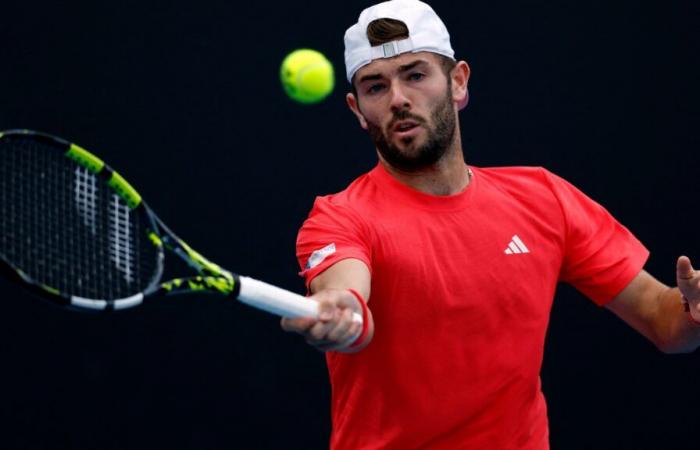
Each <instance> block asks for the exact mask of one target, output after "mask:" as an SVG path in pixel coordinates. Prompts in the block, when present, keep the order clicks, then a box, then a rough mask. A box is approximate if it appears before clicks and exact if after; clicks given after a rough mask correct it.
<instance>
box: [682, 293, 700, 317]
mask: <svg viewBox="0 0 700 450" xmlns="http://www.w3.org/2000/svg"><path fill="white" fill-rule="evenodd" d="M681 303H682V304H683V309H684V310H685V313H686V316H687V317H688V320H689V321H690V322H692V323H693V324H694V325H700V320H698V319H696V318H695V317H693V312H692V311H691V310H690V302H689V301H688V299H687V298H685V295H682V294H681Z"/></svg>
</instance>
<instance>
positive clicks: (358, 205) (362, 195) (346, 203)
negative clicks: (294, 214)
mask: <svg viewBox="0 0 700 450" xmlns="http://www.w3.org/2000/svg"><path fill="white" fill-rule="evenodd" d="M375 192H376V188H375V186H374V184H373V183H372V182H371V180H370V176H369V173H365V174H363V175H360V176H359V177H357V178H356V179H355V180H353V181H352V182H351V183H350V184H349V185H348V186H347V187H346V188H345V189H343V190H342V191H339V192H336V193H333V194H327V195H320V196H318V197H316V199H315V200H314V204H313V208H312V211H311V214H314V213H315V212H319V211H324V212H330V211H333V210H345V211H350V212H355V213H362V211H363V210H364V209H365V208H366V207H367V205H371V204H372V198H373V196H374V194H375Z"/></svg>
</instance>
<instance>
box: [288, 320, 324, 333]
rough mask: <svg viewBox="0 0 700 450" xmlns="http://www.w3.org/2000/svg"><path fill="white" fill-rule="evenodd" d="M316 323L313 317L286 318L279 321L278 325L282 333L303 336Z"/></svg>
mask: <svg viewBox="0 0 700 450" xmlns="http://www.w3.org/2000/svg"><path fill="white" fill-rule="evenodd" d="M315 323H316V319H314V318H313V317H299V318H296V319H290V318H288V317H283V318H282V320H281V321H280V325H281V326H282V329H283V330H284V331H289V332H292V333H299V334H303V333H306V332H307V331H308V330H309V328H311V327H312V326H313V324H315Z"/></svg>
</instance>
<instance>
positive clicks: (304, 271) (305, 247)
mask: <svg viewBox="0 0 700 450" xmlns="http://www.w3.org/2000/svg"><path fill="white" fill-rule="evenodd" d="M333 199H334V197H333V196H326V197H317V198H316V201H315V202H314V206H313V208H312V209H311V212H310V213H309V217H308V218H307V219H306V220H305V221H304V224H303V225H302V227H301V229H300V230H299V233H298V235H297V244H296V245H297V260H298V261H299V266H300V267H301V272H299V275H301V276H303V277H304V282H305V284H306V287H307V289H308V287H309V285H310V284H311V281H312V280H313V279H314V278H315V277H316V276H317V275H318V274H320V273H321V272H323V271H324V270H326V269H327V268H329V267H330V266H332V265H333V264H335V263H337V262H338V261H341V260H343V259H348V258H356V259H359V260H361V261H362V262H364V263H365V264H366V265H367V267H368V268H369V270H370V271H371V270H372V266H371V263H370V261H371V250H370V249H371V246H370V236H369V232H368V230H367V227H366V226H365V223H364V221H363V220H362V218H361V217H360V216H359V215H358V213H356V212H355V211H353V210H351V209H350V208H348V207H346V206H344V205H340V204H338V203H337V202H334V201H333Z"/></svg>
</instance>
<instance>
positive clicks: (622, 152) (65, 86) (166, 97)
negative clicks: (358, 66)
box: [0, 0, 700, 449]
mask: <svg viewBox="0 0 700 450" xmlns="http://www.w3.org/2000/svg"><path fill="white" fill-rule="evenodd" d="M17 3H18V2H14V3H13V4H4V5H3V16H2V19H0V86H1V87H2V89H0V129H9V128H20V127H22V128H32V129H38V130H43V131H47V132H51V133H54V134H57V135H61V136H64V137H66V138H68V139H71V140H74V141H76V142H78V143H80V144H81V145H83V146H85V147H86V148H88V149H92V150H93V151H95V152H97V153H99V154H100V155H101V156H103V157H104V158H105V159H106V160H107V161H108V162H110V163H111V165H113V166H114V167H116V168H117V169H118V170H120V171H121V172H122V173H124V174H125V176H126V177H127V178H128V179H129V180H131V181H132V182H133V183H134V184H135V186H136V187H137V188H138V189H139V190H140V191H141V193H142V194H143V195H144V197H145V198H146V199H147V200H148V201H149V203H150V204H151V205H152V206H153V207H154V208H155V209H156V211H158V213H159V214H160V215H161V217H162V218H163V219H164V220H165V221H166V223H168V224H170V225H171V226H172V227H173V228H174V229H175V230H176V231H177V232H178V233H179V234H180V235H181V236H183V237H185V238H186V239H187V240H188V241H190V243H191V244H192V245H193V246H194V247H195V248H198V249H200V250H201V251H202V252H203V253H205V254H206V255H208V256H210V257H211V258H212V259H214V260H216V261H218V262H220V263H222V264H223V265H225V266H227V267H231V268H234V269H236V270H238V271H241V272H243V273H246V274H250V275H253V276H256V277H259V278H263V279H266V280H269V281H271V282H274V283H276V284H279V285H281V286H284V287H287V288H289V289H294V290H297V291H301V290H302V283H301V280H300V279H299V278H298V277H297V275H296V272H297V270H298V269H297V266H296V261H295V258H294V240H295V236H296V230H297V228H298V226H299V225H300V223H301V222H302V220H303V219H304V217H305V216H306V213H307V212H308V210H309V208H310V206H311V203H312V201H313V198H314V196H315V195H318V194H325V193H330V192H334V191H337V190H339V189H341V188H342V187H344V186H345V185H346V184H347V183H348V182H349V181H350V180H351V179H353V178H354V177H355V176H356V175H357V174H359V173H361V172H362V171H365V170H367V169H369V168H371V167H372V166H373V165H374V163H375V156H374V154H373V149H372V147H371V145H370V142H369V140H368V139H367V137H366V136H365V134H364V132H363V131H362V130H361V129H360V128H359V127H358V126H357V125H356V123H355V121H354V118H353V117H352V116H351V114H350V113H349V112H348V111H347V110H346V108H345V106H344V100H343V96H344V93H345V91H346V89H347V84H346V82H345V81H344V68H343V59H342V51H343V48H342V33H343V31H344V30H345V28H346V27H347V26H349V25H350V24H352V23H353V22H354V21H355V19H356V17H357V14H359V11H360V9H361V8H362V7H364V6H368V5H369V4H370V3H371V2H368V1H358V2H352V4H348V3H350V2H345V3H340V2H337V3H336V2H322V1H297V2H285V3H279V4H278V3H268V2H260V3H257V2H252V3H251V4H248V5H245V6H244V5H237V4H235V3H234V2H232V1H227V2H224V1H208V2H203V3H200V4H197V5H195V3H194V2H184V1H171V2H167V3H166V2H163V3H162V4H160V5H156V4H146V3H145V2H139V1H121V2H83V3H82V4H77V3H69V2H45V3H33V2H22V3H21V5H19V4H17ZM433 6H434V7H435V9H436V10H437V11H438V13H439V14H440V15H441V16H442V17H443V19H444V21H445V22H446V24H447V25H448V28H449V29H450V30H451V33H452V42H453V46H454V48H455V49H456V51H457V55H458V56H459V57H461V58H464V59H466V60H467V61H468V62H469V63H470V65H471V67H472V72H473V75H472V80H471V104H470V106H469V107H468V108H467V110H465V111H463V112H462V113H461V120H462V131H463V134H464V143H465V152H466V156H467V160H468V162H469V163H471V164H474V165H479V166H495V165H543V166H545V167H547V168H549V169H550V170H552V171H554V172H556V173H558V174H560V175H562V176H564V177H565V178H567V179H569V180H570V181H572V182H574V183H575V184H576V185H577V186H579V187H580V188H581V189H583V190H584V191H585V192H587V193H588V194H589V195H590V196H592V197H593V198H595V199H597V200H599V201H601V202H602V203H603V204H604V205H605V206H606V207H607V208H608V209H609V210H611V211H612V212H613V213H614V214H615V215H616V216H617V217H618V218H619V219H620V220H621V221H622V222H623V223H624V224H626V225H627V226H628V227H629V228H630V229H631V230H632V231H633V232H634V233H635V234H637V235H638V236H639V237H640V239H641V240H642V241H643V242H645V243H646V245H647V246H648V247H649V248H650V249H651V250H652V256H651V259H650V261H649V264H648V266H647V269H648V270H649V271H650V272H652V273H653V274H655V275H656V276H657V277H659V278H660V279H661V280H662V281H664V282H666V283H673V282H674V267H675V259H676V257H677V256H678V255H679V254H682V253H686V254H688V255H689V256H691V257H694V258H696V264H697V265H698V266H700V239H699V238H698V237H697V231H698V218H699V217H700V214H699V213H698V208H699V205H698V195H697V185H698V180H697V173H698V169H697V166H698V163H699V162H700V157H698V153H697V149H698V137H697V136H698V133H697V130H696V128H697V124H698V118H699V117H698V116H699V111H700V110H699V109H698V106H697V105H698V101H699V100H700V95H699V93H700V91H699V90H698V88H697V85H696V83H697V82H698V80H699V79H700V70H699V68H700V67H699V64H698V58H697V55H698V53H699V52H698V51H699V50H700V48H699V47H700V46H699V45H698V43H699V37H700V32H699V31H698V27H697V24H698V22H699V21H700V7H698V6H697V2H690V1H672V2H639V1H632V0H619V1H615V2H608V1H603V0H593V1H586V2H580V1H576V2H574V1H563V2H562V1H560V2H541V1H540V2H538V1H505V2H463V1H460V2H458V1H447V0H444V1H435V2H433ZM299 47H311V48H316V49H318V50H321V51H323V52H325V53H326V54H327V55H328V57H329V58H330V59H331V60H332V61H333V63H334V64H335V67H336V70H337V89H336V91H335V92H334V93H333V94H332V96H331V97H330V98H329V99H328V100H327V101H325V102H323V103H321V104H319V105H315V106H301V105H298V104H295V103H293V102H291V101H290V100H288V99H287V98H285V97H284V94H283V92H282V90H281V88H280V85H279V82H278V67H279V64H280V62H281V60H282V58H283V57H284V55H285V54H286V53H287V52H289V51H291V50H293V49H295V48H299ZM0 297H2V300H3V305H4V308H3V310H2V313H0V358H1V360H2V366H1V367H2V372H1V374H0V377H2V381H3V382H2V384H1V385H0V386H1V389H2V390H1V391H0V392H1V393H0V395H1V397H2V401H1V402H0V411H1V413H0V423H1V424H2V428H3V430H4V432H3V433H2V437H0V447H2V448H12V449H25V448H26V449H35V448H50V449H64V448H65V449H97V448H99V449H145V448H178V449H180V448H182V449H219V448H241V449H277V448H288V449H315V448H324V446H326V443H327V439H328V435H329V421H328V402H329V395H328V384H327V380H326V373H325V366H324V363H323V358H322V355H320V354H319V353H316V352H315V351H313V350H312V349H310V348H308V347H306V346H305V345H304V344H303V342H302V341H301V340H300V339H298V338H297V337H295V336H290V335H286V334H285V333H283V332H281V331H279V328H278V321H277V319H275V318H273V317H271V316H268V315H266V314H263V313H259V312H257V311H252V310H249V309H247V308H245V307H243V306H240V305H237V304H233V303H230V302H225V301H222V300H216V299H212V298H177V299H172V300H163V301H158V302H154V303H150V304H147V305H144V306H143V307H141V308H138V309H136V310H130V311H126V312H121V313H118V314H113V315H109V316H94V315H82V314H77V313H71V312H65V311H63V310H57V309H54V308H53V307H49V306H47V305H46V304H44V303H42V302H40V301H38V300H35V299H34V298H32V297H30V296H28V295H26V294H25V293H24V292H22V291H20V290H18V289H17V288H15V287H14V286H11V285H9V284H8V283H6V282H4V281H0ZM504 307H508V305H507V302H506V303H504ZM698 358H699V357H698V355H694V354H691V355H680V356H678V355H674V356H668V355H662V354H660V353H659V352H658V351H657V350H656V349H655V348H653V346H652V345H650V344H649V343H647V342H646V341H645V340H644V339H643V338H641V337H640V336H638V335H637V334H636V333H635V332H633V331H632V330H631V329H629V328H628V327H626V326H625V325H624V324H623V323H622V322H620V321H619V320H617V319H616V318H615V317H614V316H612V314H610V313H608V312H607V311H605V310H602V309H599V308H597V307H595V306H593V305H592V304H591V303H590V302H588V301H587V300H586V299H585V298H584V297H583V296H581V295H580V294H579V293H577V292H576V291H574V290H573V289H571V288H569V287H567V286H562V287H561V288H560V290H559V293H558V296H557V299H556V301H555V306H554V311H553V314H552V321H551V325H550V329H549V335H548V344H547V349H546V355H545V361H544V367H543V371H542V379H543V388H544V391H545V394H546V396H547V397H548V400H549V409H550V418H551V437H552V446H553V448H554V449H589V448H596V449H685V448H688V447H689V446H690V447H693V446H697V432H695V431H694V428H696V427H697V423H698V421H697V419H696V415H697V413H696V410H697V405H698V404H700V388H698V383H697V375H696V373H697V369H698V368H700V362H698ZM377 376H378V377H379V376H381V374H377Z"/></svg>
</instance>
